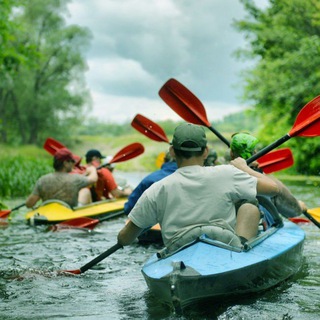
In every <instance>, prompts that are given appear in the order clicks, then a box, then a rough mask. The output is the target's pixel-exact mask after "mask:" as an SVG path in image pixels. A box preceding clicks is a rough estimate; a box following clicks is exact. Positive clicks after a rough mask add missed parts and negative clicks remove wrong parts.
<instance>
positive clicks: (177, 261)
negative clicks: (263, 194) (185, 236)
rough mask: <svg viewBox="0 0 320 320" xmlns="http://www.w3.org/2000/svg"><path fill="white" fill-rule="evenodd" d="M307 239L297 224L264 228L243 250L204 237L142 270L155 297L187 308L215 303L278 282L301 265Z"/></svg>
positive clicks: (153, 260) (156, 258)
mask: <svg viewBox="0 0 320 320" xmlns="http://www.w3.org/2000/svg"><path fill="white" fill-rule="evenodd" d="M304 239H305V233H304V231H303V230H302V229H301V228H300V227H298V226H297V225H295V224H294V223H292V222H284V224H283V226H282V227H280V228H278V227H272V228H270V229H268V230H267V231H263V232H261V233H260V234H259V235H258V236H257V238H255V239H254V240H252V241H248V242H247V243H246V244H245V245H244V246H243V248H238V247H231V246H229V245H226V244H224V243H222V242H219V241H216V240H211V239H209V238H208V237H207V236H206V235H203V236H201V237H200V238H199V239H197V240H196V241H194V242H192V243H191V244H188V245H186V246H184V247H183V248H181V249H180V250H178V251H177V252H175V253H167V252H166V251H165V249H164V250H163V251H162V252H158V253H157V254H154V255H153V256H152V257H151V258H150V259H149V260H148V261H147V262H146V263H145V264H144V266H143V268H142V273H143V275H144V277H145V280H146V283H147V285H148V287H149V289H150V291H151V292H152V293H153V294H154V295H155V296H156V297H158V298H159V299H160V300H161V301H163V302H164V303H168V304H170V305H172V306H173V307H174V308H175V309H176V310H182V309H183V308H184V307H186V306H187V305H189V304H192V303H195V302H198V301H200V300H203V299H210V300H211V299H212V300H213V302H214V301H215V300H219V299H221V298H226V297H228V298H229V297H232V296H239V295H243V294H248V293H254V292H259V291H262V290H265V289H268V288H271V287H273V286H275V285H277V284H278V283H280V282H281V281H283V280H285V279H287V278H288V277H290V276H291V275H293V274H295V273H296V272H297V271H298V270H299V269H300V267H301V264H302V251H303V243H304Z"/></svg>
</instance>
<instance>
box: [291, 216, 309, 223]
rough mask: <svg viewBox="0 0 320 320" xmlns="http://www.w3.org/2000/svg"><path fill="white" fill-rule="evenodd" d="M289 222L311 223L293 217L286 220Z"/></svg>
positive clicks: (304, 219) (307, 220)
mask: <svg viewBox="0 0 320 320" xmlns="http://www.w3.org/2000/svg"><path fill="white" fill-rule="evenodd" d="M288 219H289V220H290V221H291V222H294V223H297V224H298V223H310V222H311V221H310V220H309V219H307V218H300V217H294V218H288Z"/></svg>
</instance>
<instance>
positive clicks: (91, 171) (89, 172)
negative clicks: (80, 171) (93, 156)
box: [85, 166, 98, 184]
mask: <svg viewBox="0 0 320 320" xmlns="http://www.w3.org/2000/svg"><path fill="white" fill-rule="evenodd" d="M85 175H86V177H87V178H88V179H89V182H90V183H89V184H93V183H95V182H97V181H98V173H97V169H96V168H95V167H94V166H88V167H87V169H86V172H85Z"/></svg>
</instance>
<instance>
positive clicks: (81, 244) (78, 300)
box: [0, 174, 320, 320]
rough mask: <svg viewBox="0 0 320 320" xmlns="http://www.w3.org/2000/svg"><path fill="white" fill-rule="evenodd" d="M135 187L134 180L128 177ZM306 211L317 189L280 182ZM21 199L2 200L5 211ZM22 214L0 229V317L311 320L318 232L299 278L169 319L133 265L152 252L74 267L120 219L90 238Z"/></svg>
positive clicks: (315, 313)
mask: <svg viewBox="0 0 320 320" xmlns="http://www.w3.org/2000/svg"><path fill="white" fill-rule="evenodd" d="M126 178H127V179H128V181H129V182H130V183H131V184H133V185H135V184H136V182H137V181H139V179H141V178H142V175H133V174H131V175H128V177H127V176H126ZM287 185H288V186H289V188H290V190H291V191H292V192H293V193H294V194H295V195H296V197H297V198H299V199H301V200H303V201H305V202H306V203H307V205H308V207H310V208H315V207H319V205H320V203H319V194H320V192H319V189H320V188H319V185H312V184H305V183H303V184H294V183H290V184H287ZM23 201H24V199H15V200H12V201H8V202H6V203H7V204H9V205H10V206H11V207H14V206H16V205H18V204H20V203H23ZM25 212H26V209H20V211H19V212H14V213H12V220H11V222H10V224H9V225H7V226H3V227H2V228H1V229H0V235H1V236H0V240H1V242H0V245H1V251H0V257H1V266H0V319H1V320H6V319H19V320H20V319H33V320H35V319H39V320H40V319H92V320H93V319H94V320H97V319H115V320H117V319H119V320H120V319H121V320H124V319H172V320H177V319H181V320H182V319H268V320H269V319H307V320H308V319H310V320H311V319H319V317H320V298H319V297H320V230H319V229H318V228H317V227H316V226H314V225H312V224H308V225H302V226H301V227H302V228H303V229H304V230H305V232H306V241H305V247H304V262H303V265H302V268H301V270H300V272H298V273H297V274H296V275H295V276H294V277H292V278H290V279H289V280H287V281H285V282H283V283H281V284H280V285H279V286H277V287H275V288H273V289H272V290H268V291H266V292H263V293H260V294H258V295H252V296H247V297H245V298H242V299H237V300H233V301H229V302H228V301H225V302H222V303H220V304H219V305H214V304H212V303H210V302H209V303H206V304H202V305H199V306H196V307H193V308H189V309H187V310H186V311H185V313H184V314H183V315H177V314H175V313H173V312H172V310H170V309H169V308H168V307H167V306H164V305H162V304H161V303H159V301H157V300H156V299H155V298H154V297H153V296H152V295H151V294H150V293H149V291H148V289H147V286H146V284H145V281H144V278H143V276H142V274H141V271H140V270H141V266H142V265H143V263H144V262H145V261H146V259H147V258H148V257H149V256H150V255H151V254H153V253H154V252H155V251H157V249H159V246H157V245H141V244H138V243H135V244H133V245H131V246H129V247H126V248H124V249H121V250H118V251H117V252H115V253H114V254H112V255H111V256H109V257H108V258H106V259H105V260H104V261H102V262H101V263H100V264H99V265H97V266H96V267H95V268H94V270H89V271H87V272H85V273H84V274H82V275H81V276H73V275H70V276H61V275H58V274H57V273H56V271H59V270H66V269H69V270H70V269H72V270H73V269H78V268H80V267H81V266H83V265H84V264H86V263H87V262H88V261H90V260H92V259H93V258H94V257H96V256H98V255H99V254H100V253H102V252H103V251H105V250H107V249H108V248H109V247H111V246H112V245H114V244H115V243H116V236H117V233H118V231H119V230H120V229H121V228H122V227H123V225H124V223H125V220H126V219H125V217H118V218H115V219H112V220H109V221H105V222H103V223H101V224H100V225H99V226H98V227H96V228H95V230H94V231H93V232H84V231H80V230H68V231H63V232H52V231H47V230H46V229H45V228H43V227H36V228H33V227H30V226H27V225H26V224H25V222H24V213H25Z"/></svg>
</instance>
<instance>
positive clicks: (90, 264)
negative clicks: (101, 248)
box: [62, 243, 123, 274]
mask: <svg viewBox="0 0 320 320" xmlns="http://www.w3.org/2000/svg"><path fill="white" fill-rule="evenodd" d="M121 248H123V247H122V245H120V244H119V243H117V244H115V245H114V246H112V247H111V248H109V249H108V250H107V251H105V252H103V253H101V254H100V255H99V256H97V257H96V258H94V259H93V260H91V261H89V262H88V263H87V264H85V265H84V266H82V267H81V268H80V269H76V270H64V271H62V272H63V273H64V272H67V273H73V274H81V273H84V272H86V271H87V270H89V269H90V268H92V267H93V266H95V265H96V264H98V263H99V262H100V261H102V260H103V259H105V258H107V257H109V256H110V255H111V254H112V253H114V252H116V251H117V250H119V249H121Z"/></svg>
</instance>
